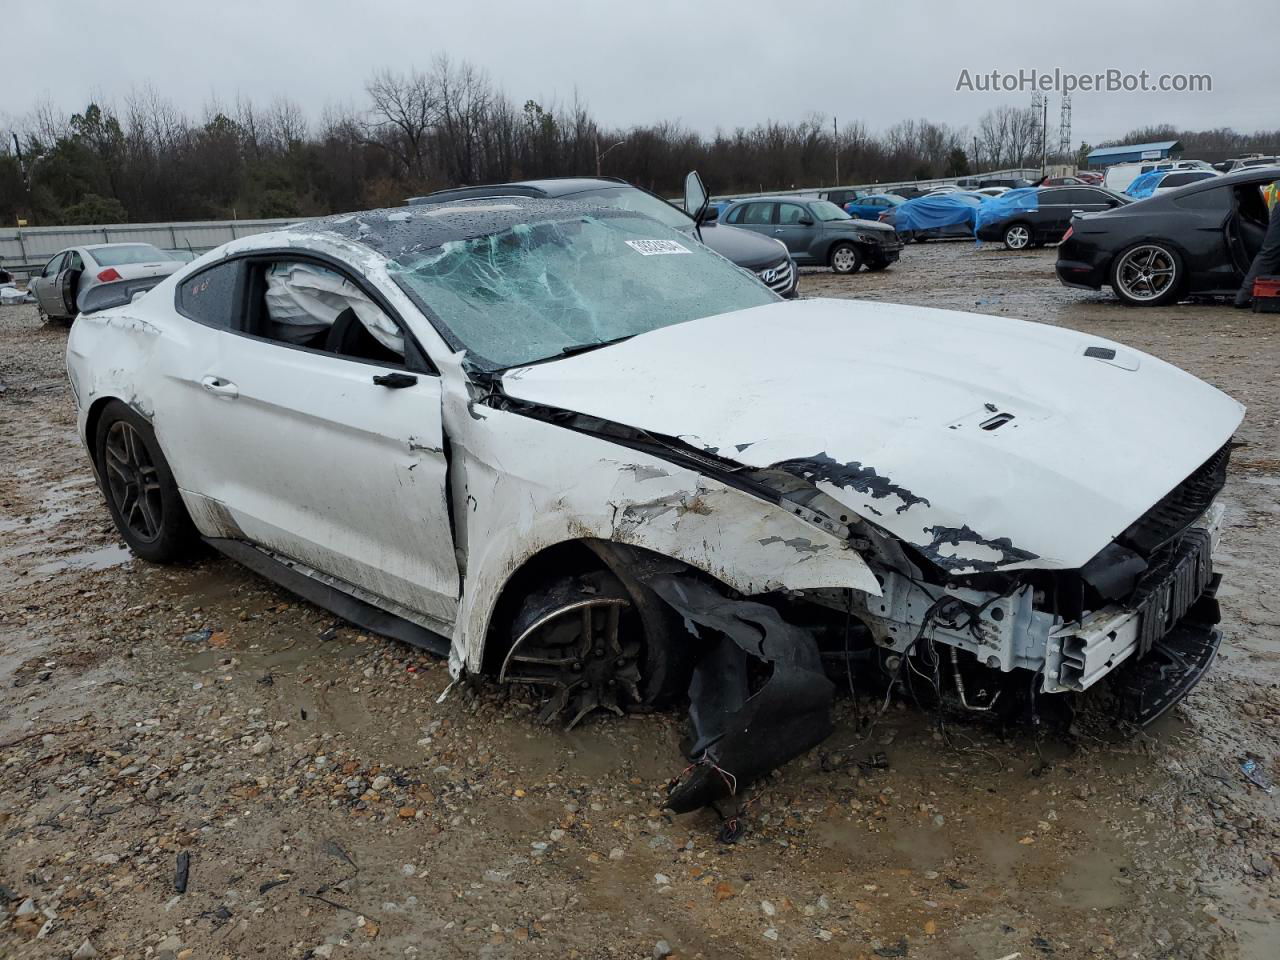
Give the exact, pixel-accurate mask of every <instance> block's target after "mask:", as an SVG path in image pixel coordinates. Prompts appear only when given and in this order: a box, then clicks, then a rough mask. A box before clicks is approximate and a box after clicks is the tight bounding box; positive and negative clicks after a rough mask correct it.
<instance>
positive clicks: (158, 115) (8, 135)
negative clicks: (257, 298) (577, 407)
mask: <svg viewBox="0 0 1280 960" xmlns="http://www.w3.org/2000/svg"><path fill="white" fill-rule="evenodd" d="M1139 133H1140V135H1141V136H1142V137H1144V138H1146V139H1181V140H1182V141H1183V143H1184V144H1186V146H1187V148H1188V155H1199V154H1197V153H1196V152H1195V150H1197V149H1200V145H1201V144H1202V143H1203V144H1204V149H1206V150H1207V149H1209V147H1210V145H1212V150H1213V151H1214V152H1217V153H1222V154H1223V155H1224V156H1225V155H1229V154H1230V153H1232V152H1240V151H1243V150H1247V149H1252V148H1254V147H1255V145H1257V144H1262V143H1266V144H1270V145H1274V144H1275V143H1276V139H1277V137H1276V134H1275V133H1274V132H1273V133H1270V134H1258V135H1255V136H1252V137H1249V136H1242V135H1239V134H1235V133H1234V132H1233V131H1209V132H1206V133H1204V134H1192V133H1185V132H1183V133H1179V132H1176V131H1174V130H1172V128H1164V127H1160V128H1151V129H1150V130H1147V131H1140V132H1135V134H1131V135H1130V136H1131V137H1132V136H1137V135H1139ZM0 134H2V135H3V136H2V139H0V222H2V223H4V224H5V225H12V224H14V223H15V222H16V221H17V220H18V219H23V220H26V221H27V222H28V223H29V224H31V225H33V226H35V225H50V224H59V223H67V224H73V223H74V224H79V223H121V222H135V223H137V222H147V221H167V220H206V219H208V220H223V219H233V218H234V219H255V218H260V217H295V216H317V215H323V214H327V213H333V212H339V211H344V210H354V209H363V208H370V207H378V206H394V205H397V204H400V203H402V202H403V201H404V199H405V198H407V197H409V196H413V195H415V194H421V193H426V192H429V191H431V190H436V189H441V188H444V187H450V186H458V185H465V184H476V183H489V182H496V181H503V180H512V179H528V178H535V177H553V176H571V175H588V176H589V175H595V174H597V173H602V174H604V175H606V176H616V177H621V178H623V179H626V180H628V181H630V182H632V183H636V184H639V185H641V186H643V187H646V188H648V189H650V190H653V191H654V192H656V193H659V194H661V195H665V196H671V195H675V194H677V193H678V192H679V191H680V186H681V183H682V181H683V177H684V174H685V173H686V172H687V171H689V170H691V169H695V168H696V169H698V170H699V171H700V172H701V173H702V176H703V179H704V180H705V181H706V183H707V184H708V186H709V188H710V189H711V190H712V191H713V192H715V193H733V192H749V191H757V190H771V189H786V188H791V187H816V186H823V185H833V184H834V183H835V181H836V178H837V175H838V177H839V180H840V182H842V183H868V182H877V181H892V180H904V179H927V178H932V177H941V176H963V175H965V174H967V173H969V172H971V171H976V170H988V169H999V168H1005V167H1019V166H1031V167H1038V166H1039V164H1040V159H1041V151H1042V148H1043V146H1044V144H1045V143H1046V142H1048V143H1054V142H1055V141H1056V137H1055V136H1054V135H1053V134H1052V133H1051V132H1050V131H1045V130H1042V129H1041V125H1040V116H1039V112H1038V111H1036V110H1035V109H1034V108H1032V107H1029V106H1028V107H1023V108H1019V107H1012V106H1001V107H998V108H996V109H994V110H991V111H988V112H987V113H986V114H985V115H983V116H982V117H981V118H979V120H978V122H977V124H976V126H975V128H974V130H973V131H972V132H970V130H969V129H968V128H965V127H951V126H948V125H947V124H942V123H934V122H932V121H929V120H926V119H919V120H914V119H907V120H903V121H901V122H899V123H896V124H894V125H893V126H891V127H889V128H888V129H887V130H884V131H881V132H879V133H872V132H871V131H870V130H868V129H867V127H866V126H865V125H864V124H863V123H861V122H857V121H853V122H848V121H846V122H844V123H841V124H838V125H837V124H836V123H835V122H834V121H833V120H831V119H830V118H827V117H823V116H820V115H817V114H814V115H811V116H808V117H805V118H804V119H802V120H799V121H795V122H789V123H784V122H776V121H768V122H764V123H761V124H758V125H756V126H754V127H751V128H739V129H736V130H733V131H732V132H726V131H719V130H718V131H716V133H715V134H714V135H712V136H709V137H708V136H704V135H702V134H699V133H697V132H695V131H692V130H689V129H687V128H685V127H683V126H681V125H680V124H678V123H670V122H668V123H657V124H652V125H642V126H635V127H630V128H625V129H623V128H617V127H609V126H605V125H604V124H602V123H600V122H599V121H597V120H596V118H595V117H594V116H593V115H592V113H591V111H590V110H589V109H588V108H587V106H586V105H585V104H584V103H582V102H581V101H580V100H578V99H577V98H575V99H573V100H572V101H570V102H567V103H552V104H545V105H544V104H541V103H538V102H536V101H534V100H525V101H523V103H520V101H519V100H518V99H513V98H511V97H510V96H508V95H507V94H506V92H505V91H504V90H502V88H501V87H499V86H498V85H496V84H495V83H494V82H493V81H492V80H491V79H490V78H489V76H488V75H487V74H486V73H485V72H484V71H483V70H480V69H478V68H477V67H475V66H473V65H472V64H469V63H466V62H455V61H452V60H450V59H449V58H448V57H444V56H441V57H437V58H436V59H435V60H434V61H433V62H432V64H431V66H430V67H429V68H427V69H423V70H409V71H393V70H383V71H380V72H378V73H376V74H374V75H373V76H371V77H370V78H369V79H368V81H367V82H366V84H365V87H364V103H363V106H361V107H355V106H347V107H339V106H330V107H328V108H326V109H325V110H324V111H323V113H322V114H321V115H320V116H319V117H318V118H311V117H308V116H307V115H306V114H305V113H304V111H303V110H302V109H301V107H300V106H299V105H298V104H297V103H296V102H294V101H293V100H291V99H289V98H288V97H283V96H282V97H277V98H275V99H274V100H271V101H270V102H267V103H262V102H258V101H254V100H252V99H250V98H247V97H237V98H236V100H235V101H234V102H230V103H220V102H211V103H209V104H208V105H207V106H206V107H205V109H204V111H203V114H202V115H201V116H200V117H198V118H193V117H191V116H188V115H186V114H184V113H183V112H182V111H181V110H179V109H177V108H176V107H175V106H174V104H173V103H172V102H171V101H169V100H168V99H167V98H165V97H164V96H162V95H161V94H159V93H158V92H157V91H156V90H154V89H150V88H145V89H142V90H139V91H135V92H134V93H132V94H130V95H129V96H128V97H126V98H124V100H123V103H122V104H119V105H116V104H108V103H90V104H89V105H88V106H87V107H85V109H84V110H83V111H81V112H79V113H74V114H69V115H68V114H65V113H63V112H61V111H59V110H58V109H56V108H55V107H54V106H52V105H50V104H40V105H37V106H35V107H34V108H33V109H32V110H31V111H30V112H29V113H28V114H27V115H26V116H23V117H21V118H18V119H16V120H12V121H8V122H0ZM1126 139H1129V138H1126ZM1193 144H1195V147H1194V148H1193ZM1082 149H1084V147H1083V146H1082ZM1046 153H1047V155H1048V159H1049V160H1050V161H1054V160H1063V159H1072V158H1061V157H1055V156H1053V153H1052V150H1051V149H1050V150H1048V151H1046Z"/></svg>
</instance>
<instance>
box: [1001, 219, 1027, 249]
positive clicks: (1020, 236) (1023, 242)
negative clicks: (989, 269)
mask: <svg viewBox="0 0 1280 960" xmlns="http://www.w3.org/2000/svg"><path fill="white" fill-rule="evenodd" d="M1004 245H1005V246H1006V247H1007V248H1008V249H1010V250H1025V249H1026V248H1027V247H1029V246H1030V245H1031V228H1030V227H1029V226H1027V225H1026V224H1025V223H1011V224H1009V226H1008V227H1007V228H1006V229H1005V231H1004Z"/></svg>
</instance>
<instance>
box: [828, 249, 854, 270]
mask: <svg viewBox="0 0 1280 960" xmlns="http://www.w3.org/2000/svg"><path fill="white" fill-rule="evenodd" d="M853 264H854V257H853V251H852V250H850V249H849V248H848V247H841V248H840V249H839V250H837V251H836V252H835V256H833V257H832V258H831V265H832V266H834V267H835V268H836V269H837V270H839V271H841V272H844V271H846V270H852V269H853Z"/></svg>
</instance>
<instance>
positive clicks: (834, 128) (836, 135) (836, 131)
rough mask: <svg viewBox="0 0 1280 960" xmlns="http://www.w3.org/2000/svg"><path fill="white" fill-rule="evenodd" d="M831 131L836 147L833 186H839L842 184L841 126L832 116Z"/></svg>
mask: <svg viewBox="0 0 1280 960" xmlns="http://www.w3.org/2000/svg"><path fill="white" fill-rule="evenodd" d="M831 133H832V137H833V139H834V141H835V147H836V182H835V183H833V184H832V186H833V187H838V186H840V126H839V124H837V123H836V118H835V117H832V118H831Z"/></svg>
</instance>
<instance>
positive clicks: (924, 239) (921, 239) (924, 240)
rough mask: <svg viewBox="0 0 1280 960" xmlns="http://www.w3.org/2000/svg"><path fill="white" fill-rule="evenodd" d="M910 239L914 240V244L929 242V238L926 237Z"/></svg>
mask: <svg viewBox="0 0 1280 960" xmlns="http://www.w3.org/2000/svg"><path fill="white" fill-rule="evenodd" d="M911 239H912V240H914V241H915V242H916V243H928V242H929V238H928V237H912V238H911Z"/></svg>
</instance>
